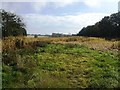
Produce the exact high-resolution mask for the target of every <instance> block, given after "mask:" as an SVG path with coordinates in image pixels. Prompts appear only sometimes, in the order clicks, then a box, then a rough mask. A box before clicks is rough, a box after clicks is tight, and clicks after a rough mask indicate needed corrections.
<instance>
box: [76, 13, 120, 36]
mask: <svg viewBox="0 0 120 90" xmlns="http://www.w3.org/2000/svg"><path fill="white" fill-rule="evenodd" d="M77 35H78V36H92V37H105V38H120V12H118V13H115V14H112V15H110V16H105V17H104V18H103V19H102V20H101V21H99V22H97V23H96V24H95V25H92V26H87V27H86V28H85V27H84V28H83V29H82V30H81V31H80V32H79V33H78V34H77Z"/></svg>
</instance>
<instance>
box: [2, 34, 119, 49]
mask: <svg viewBox="0 0 120 90" xmlns="http://www.w3.org/2000/svg"><path fill="white" fill-rule="evenodd" d="M17 39H20V40H21V41H23V42H24V44H23V47H24V48H30V47H31V44H30V43H32V42H35V41H49V42H51V43H62V44H66V43H70V44H80V45H85V46H87V47H89V48H93V49H97V50H102V51H105V50H112V51H118V45H119V44H118V43H119V42H120V41H119V40H105V39H104V38H94V37H76V36H73V37H57V38H56V37H39V38H33V37H7V38H5V39H4V40H3V42H2V50H3V51H4V50H5V51H6V50H16V49H17V48H16V45H15V43H16V40H17ZM0 44H1V43H0Z"/></svg>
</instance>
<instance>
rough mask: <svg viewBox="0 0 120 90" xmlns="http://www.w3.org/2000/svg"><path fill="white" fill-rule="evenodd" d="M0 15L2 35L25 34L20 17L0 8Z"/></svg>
mask: <svg viewBox="0 0 120 90" xmlns="http://www.w3.org/2000/svg"><path fill="white" fill-rule="evenodd" d="M0 14H1V16H2V36H3V37H8V36H25V35H27V32H26V29H25V24H24V23H23V22H22V19H21V18H20V17H19V16H17V15H16V14H14V13H10V12H6V11H5V10H0Z"/></svg>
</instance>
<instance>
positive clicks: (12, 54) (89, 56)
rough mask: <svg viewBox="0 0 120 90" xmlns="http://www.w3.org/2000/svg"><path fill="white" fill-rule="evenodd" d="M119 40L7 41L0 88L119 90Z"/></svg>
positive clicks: (26, 39) (41, 38)
mask: <svg viewBox="0 0 120 90" xmlns="http://www.w3.org/2000/svg"><path fill="white" fill-rule="evenodd" d="M119 47H120V44H119V39H112V40H108V39H104V38H93V37H76V36H75V37H74V36H73V37H56V38H55V37H39V38H32V37H31V38H30V37H7V38H4V39H3V40H2V85H3V88H120V77H119V75H120V59H119Z"/></svg>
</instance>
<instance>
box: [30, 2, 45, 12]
mask: <svg viewBox="0 0 120 90" xmlns="http://www.w3.org/2000/svg"><path fill="white" fill-rule="evenodd" d="M31 5H32V7H33V8H34V9H35V11H36V12H40V11H41V9H42V8H44V7H45V6H46V5H47V2H33V3H31Z"/></svg>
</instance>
